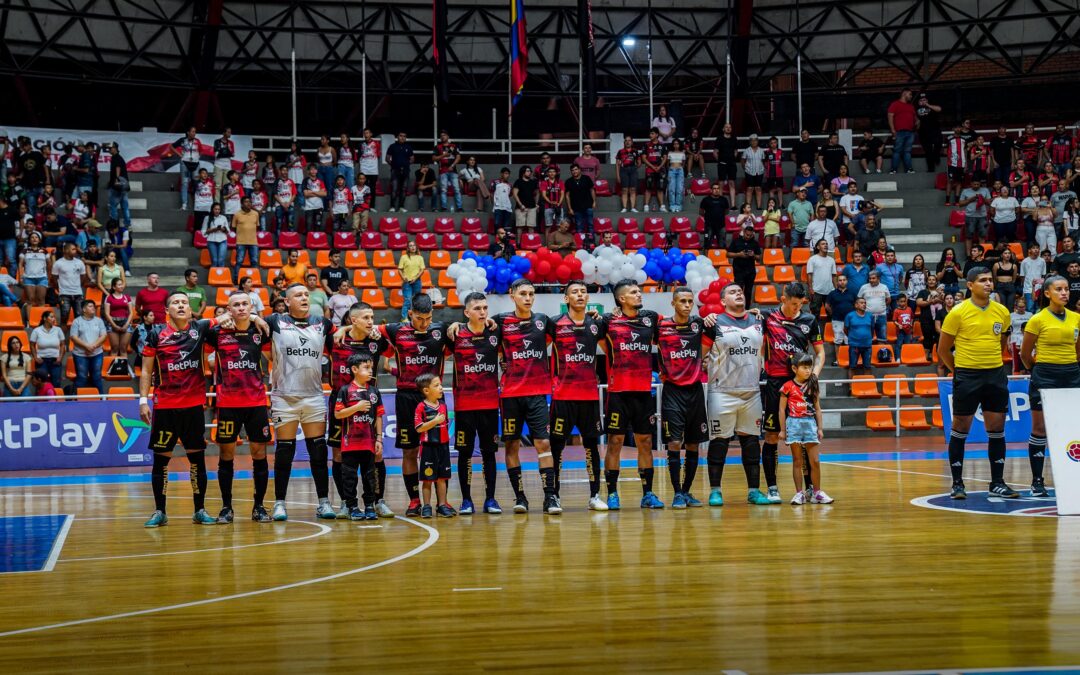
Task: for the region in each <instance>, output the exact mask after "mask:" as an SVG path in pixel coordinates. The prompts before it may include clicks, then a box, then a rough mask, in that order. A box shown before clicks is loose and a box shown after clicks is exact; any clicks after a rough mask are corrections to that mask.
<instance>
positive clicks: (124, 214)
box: [107, 142, 131, 227]
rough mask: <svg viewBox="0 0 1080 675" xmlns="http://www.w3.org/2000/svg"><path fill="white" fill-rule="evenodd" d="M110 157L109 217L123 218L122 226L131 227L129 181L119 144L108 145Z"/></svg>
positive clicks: (113, 218)
mask: <svg viewBox="0 0 1080 675" xmlns="http://www.w3.org/2000/svg"><path fill="white" fill-rule="evenodd" d="M110 150H111V152H110V153H109V154H110V155H112V159H110V160H109V182H108V184H107V187H108V189H109V218H110V219H111V220H120V219H121V218H123V222H124V227H131V207H130V205H129V204H128V192H130V191H131V183H130V182H129V181H128V170H127V162H126V161H125V160H124V158H123V157H122V156H121V155H120V146H119V145H118V144H117V143H115V142H114V143H113V144H112V145H111V146H110Z"/></svg>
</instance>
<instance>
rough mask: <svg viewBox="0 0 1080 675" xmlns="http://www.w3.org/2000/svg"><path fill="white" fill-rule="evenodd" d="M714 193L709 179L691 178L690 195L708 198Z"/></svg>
mask: <svg viewBox="0 0 1080 675" xmlns="http://www.w3.org/2000/svg"><path fill="white" fill-rule="evenodd" d="M711 191H712V185H710V184H709V179H708V178H691V179H690V194H692V195H694V196H695V197H706V196H708V195H709V193H710V192H711Z"/></svg>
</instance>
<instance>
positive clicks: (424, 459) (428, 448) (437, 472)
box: [420, 443, 450, 483]
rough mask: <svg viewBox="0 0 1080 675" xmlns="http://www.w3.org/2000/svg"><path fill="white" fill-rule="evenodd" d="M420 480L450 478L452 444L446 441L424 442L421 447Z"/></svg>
mask: <svg viewBox="0 0 1080 675" xmlns="http://www.w3.org/2000/svg"><path fill="white" fill-rule="evenodd" d="M420 480H421V481H423V482H425V483H433V482H435V481H437V480H450V446H449V445H447V444H446V443H424V444H423V446H422V447H421V448H420Z"/></svg>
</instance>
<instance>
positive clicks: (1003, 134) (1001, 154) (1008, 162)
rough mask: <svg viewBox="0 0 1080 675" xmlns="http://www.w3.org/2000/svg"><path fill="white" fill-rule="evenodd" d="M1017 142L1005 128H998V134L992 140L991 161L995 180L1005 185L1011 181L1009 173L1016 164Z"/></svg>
mask: <svg viewBox="0 0 1080 675" xmlns="http://www.w3.org/2000/svg"><path fill="white" fill-rule="evenodd" d="M1016 156H1017V148H1016V142H1015V141H1014V140H1013V139H1012V137H1011V136H1009V134H1008V132H1007V131H1006V130H1005V127H1003V126H1002V127H998V130H997V134H996V135H995V136H993V137H992V138H991V139H990V159H991V160H993V161H992V168H993V171H994V179H995V180H999V181H1001V182H1002V183H1005V182H1007V181H1008V180H1009V172H1010V171H1012V168H1013V163H1015V162H1016Z"/></svg>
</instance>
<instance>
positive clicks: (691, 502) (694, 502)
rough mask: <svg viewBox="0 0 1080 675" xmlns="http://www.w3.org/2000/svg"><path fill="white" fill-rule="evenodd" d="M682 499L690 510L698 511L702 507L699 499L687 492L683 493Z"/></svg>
mask: <svg viewBox="0 0 1080 675" xmlns="http://www.w3.org/2000/svg"><path fill="white" fill-rule="evenodd" d="M683 499H685V500H686V505H687V506H689V507H690V508H692V509H700V508H701V507H702V506H704V504H702V503H701V500H700V499H698V498H697V497H695V496H694V495H692V494H690V493H689V492H684V493H683Z"/></svg>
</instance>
